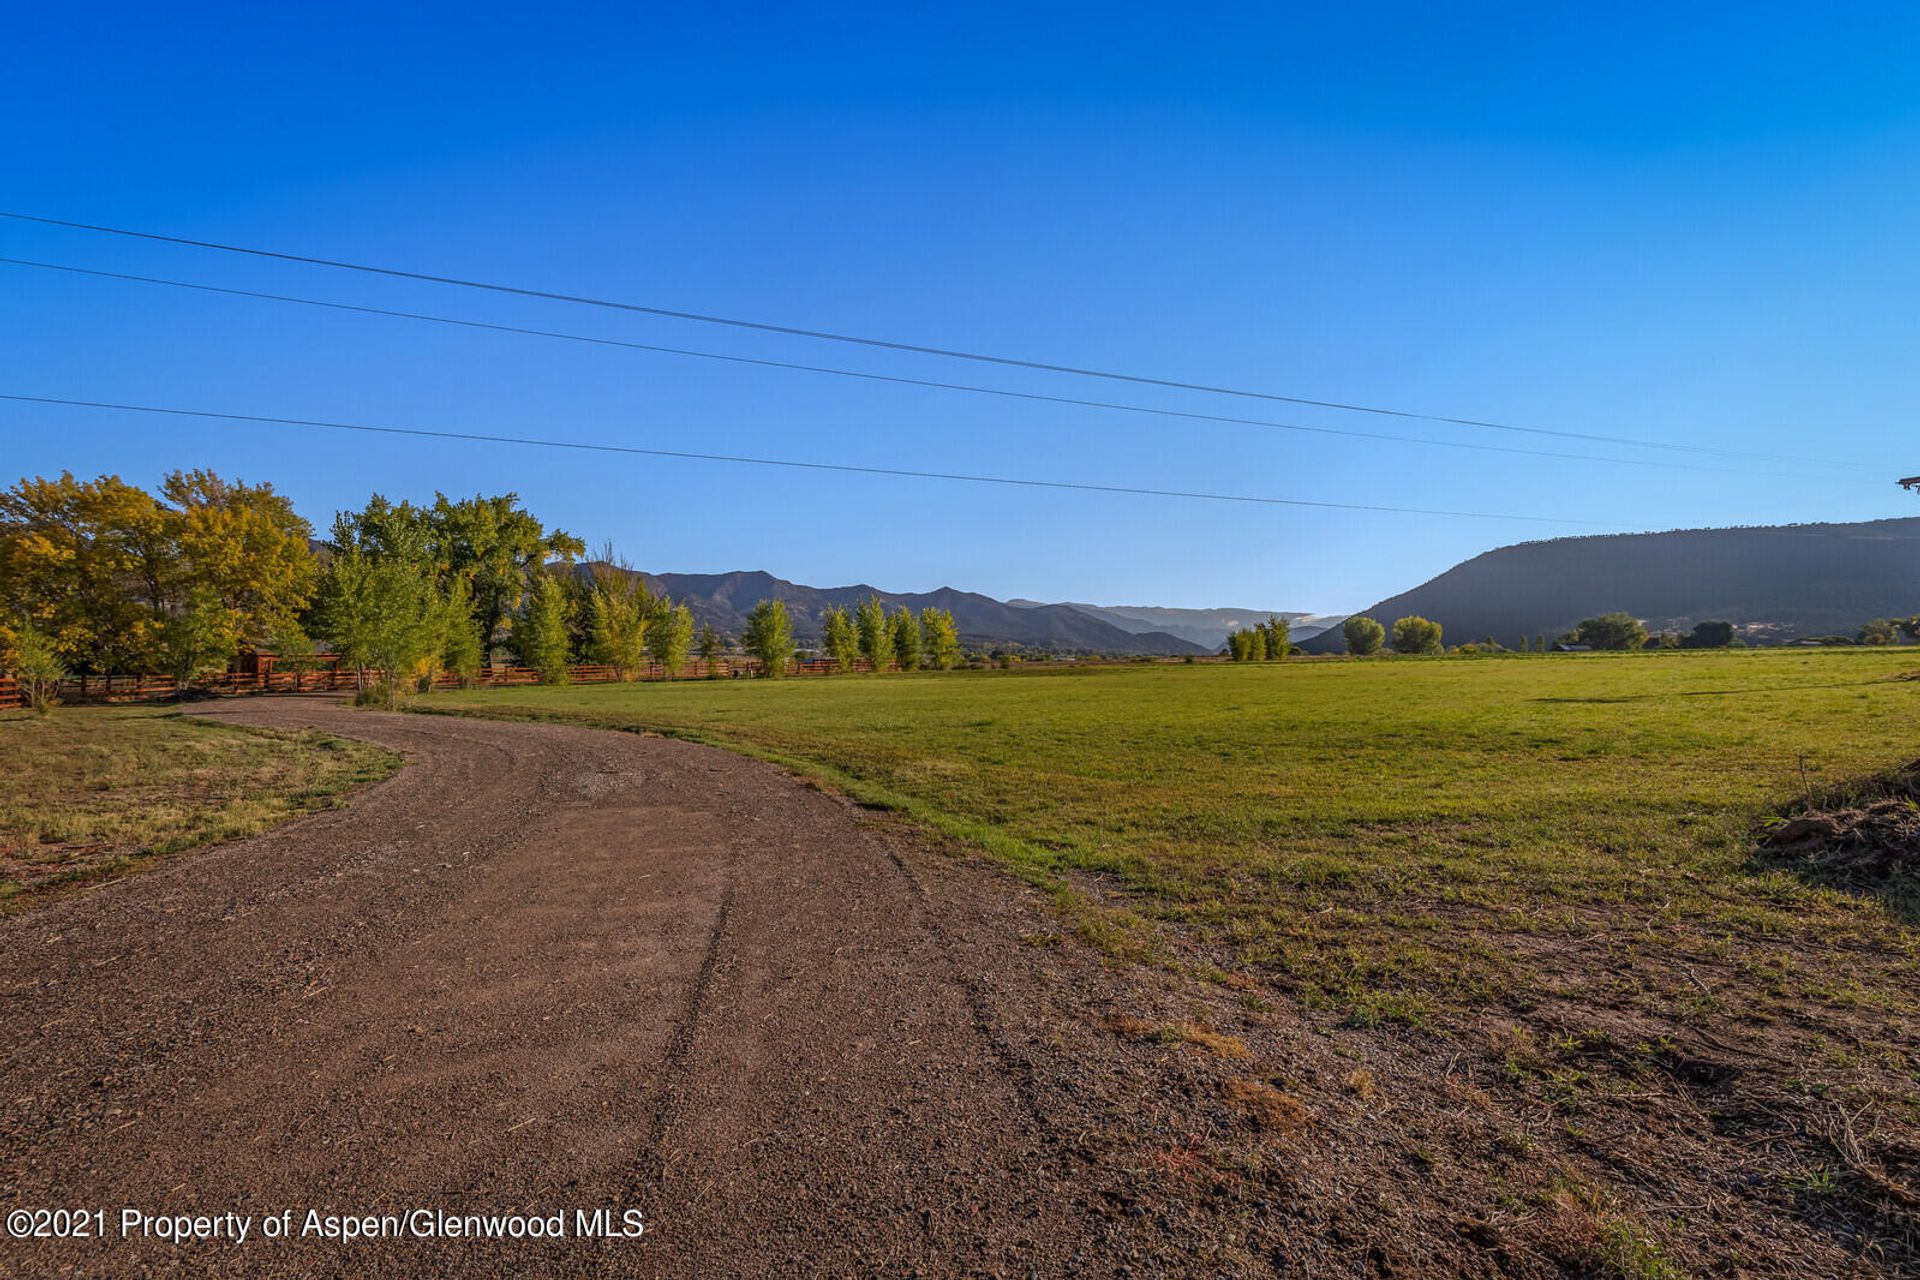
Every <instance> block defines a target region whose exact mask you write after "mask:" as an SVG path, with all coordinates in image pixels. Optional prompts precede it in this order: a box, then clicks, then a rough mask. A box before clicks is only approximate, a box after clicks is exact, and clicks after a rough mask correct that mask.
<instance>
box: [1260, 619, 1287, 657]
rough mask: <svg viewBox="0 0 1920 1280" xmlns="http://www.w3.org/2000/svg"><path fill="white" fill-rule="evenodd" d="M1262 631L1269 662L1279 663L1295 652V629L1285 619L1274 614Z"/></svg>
mask: <svg viewBox="0 0 1920 1280" xmlns="http://www.w3.org/2000/svg"><path fill="white" fill-rule="evenodd" d="M1261 630H1262V631H1263V632H1264V633H1265V638H1266V651H1267V653H1266V656H1267V659H1268V661H1271V662H1277V661H1279V660H1280V659H1281V658H1284V657H1286V656H1287V655H1288V654H1290V653H1292V652H1293V628H1292V627H1291V626H1290V625H1288V623H1287V620H1286V619H1285V618H1283V617H1281V616H1280V615H1279V614H1272V615H1270V616H1269V617H1268V618H1267V620H1266V623H1265V624H1264V625H1263V626H1262V627H1261Z"/></svg>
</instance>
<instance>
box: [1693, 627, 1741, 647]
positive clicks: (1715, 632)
mask: <svg viewBox="0 0 1920 1280" xmlns="http://www.w3.org/2000/svg"><path fill="white" fill-rule="evenodd" d="M1732 643H1733V624H1732V623H1731V622H1700V623H1696V624H1694V628H1693V634H1692V635H1690V636H1687V637H1685V638H1684V639H1682V640H1681V641H1680V647H1681V648H1683V649H1725V648H1727V647H1728V646H1729V645H1731V644H1732Z"/></svg>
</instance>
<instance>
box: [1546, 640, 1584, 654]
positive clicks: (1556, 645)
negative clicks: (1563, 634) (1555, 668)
mask: <svg viewBox="0 0 1920 1280" xmlns="http://www.w3.org/2000/svg"><path fill="white" fill-rule="evenodd" d="M1553 651H1554V652H1555V653H1592V652H1593V646H1592V645H1590V644H1569V643H1568V642H1567V641H1565V640H1556V641H1554V642H1553Z"/></svg>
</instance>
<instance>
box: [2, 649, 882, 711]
mask: <svg viewBox="0 0 1920 1280" xmlns="http://www.w3.org/2000/svg"><path fill="white" fill-rule="evenodd" d="M711 666H712V671H711V672H709V664H708V663H707V662H706V661H704V660H703V659H700V658H692V659H689V660H688V661H687V663H686V665H685V666H683V667H681V668H680V672H679V674H678V675H674V676H669V675H668V674H667V671H666V668H665V667H663V666H662V665H661V664H660V663H658V662H649V663H647V665H646V666H644V667H642V668H639V669H637V670H636V671H635V672H634V673H633V675H632V678H633V679H635V680H648V681H655V680H669V679H672V680H705V679H708V678H709V677H710V675H711V676H712V677H713V678H719V679H737V678H742V677H748V676H756V675H758V674H760V671H761V669H762V664H761V662H760V661H759V660H758V659H757V658H717V659H715V660H714V661H713V663H712V664H711ZM853 669H854V670H855V671H871V670H872V669H873V666H872V664H871V663H869V662H867V661H866V660H865V659H861V660H860V661H859V662H857V663H855V664H854V668H853ZM838 670H839V668H838V667H837V666H836V665H835V664H834V662H833V660H832V659H830V658H812V659H807V660H805V661H802V660H800V659H795V660H794V661H792V662H790V663H789V664H788V666H787V672H788V674H790V675H796V676H826V675H833V674H835V673H837V672H838ZM379 676H380V673H379V672H378V671H369V672H367V673H366V680H367V682H368V683H372V682H374V681H376V680H378V679H379ZM567 678H568V679H569V680H570V681H572V682H573V683H576V684H605V683H610V682H612V681H614V680H615V679H616V678H617V677H616V676H615V674H614V669H613V668H612V667H608V666H602V665H598V664H593V663H585V664H581V665H578V666H572V667H568V668H567ZM360 683H361V680H360V674H359V673H358V672H355V671H353V670H352V669H342V668H340V667H338V666H331V667H328V668H326V669H325V670H320V671H307V672H301V673H295V672H291V671H268V672H265V673H259V672H249V671H225V672H221V673H220V674H218V675H211V676H202V677H200V678H198V679H195V680H193V681H191V682H189V684H188V690H189V691H191V692H194V693H202V694H213V695H217V696H237V695H241V694H250V693H334V692H340V691H342V690H351V689H357V688H359V687H360ZM538 683H540V673H539V672H538V671H536V670H534V669H533V668H531V667H487V668H482V669H481V672H480V674H479V675H478V676H476V677H474V678H473V679H472V680H470V681H467V682H465V684H466V686H467V687H471V688H479V689H486V688H494V687H504V686H508V685H526V684H538ZM433 687H434V688H436V689H457V688H460V687H462V681H461V680H460V679H459V678H458V677H457V676H453V675H446V674H442V675H440V676H438V677H436V678H435V679H434V682H433ZM179 693H180V685H179V682H178V681H176V680H175V679H174V678H173V677H172V676H165V675H151V674H149V675H116V676H75V677H73V678H72V679H70V680H67V681H64V682H63V683H62V684H61V686H60V701H61V702H63V703H68V704H73V703H82V702H152V701H157V700H159V699H162V698H171V697H174V696H176V695H177V694H179ZM25 705H26V696H25V695H24V694H23V693H22V692H21V691H20V684H19V682H18V681H17V680H15V679H14V678H13V677H12V676H5V675H0V710H7V709H11V708H17V707H23V706H25Z"/></svg>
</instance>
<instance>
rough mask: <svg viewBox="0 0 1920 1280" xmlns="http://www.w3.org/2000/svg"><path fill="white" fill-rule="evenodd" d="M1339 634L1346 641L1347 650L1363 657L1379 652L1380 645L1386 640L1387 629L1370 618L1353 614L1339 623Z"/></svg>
mask: <svg viewBox="0 0 1920 1280" xmlns="http://www.w3.org/2000/svg"><path fill="white" fill-rule="evenodd" d="M1340 634H1341V635H1342V636H1343V637H1345V639H1346V642H1347V652H1348V653H1351V654H1356V655H1358V656H1360V657H1365V656H1366V655H1367V654H1370V653H1378V652H1380V646H1382V645H1383V644H1385V643H1386V642H1387V629H1386V628H1385V627H1383V626H1381V625H1380V624H1379V623H1378V622H1375V621H1374V620H1373V619H1372V618H1363V617H1360V616H1359V615H1357V614H1356V615H1355V616H1353V617H1351V618H1348V619H1347V620H1346V621H1345V622H1343V623H1341V624H1340Z"/></svg>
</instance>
